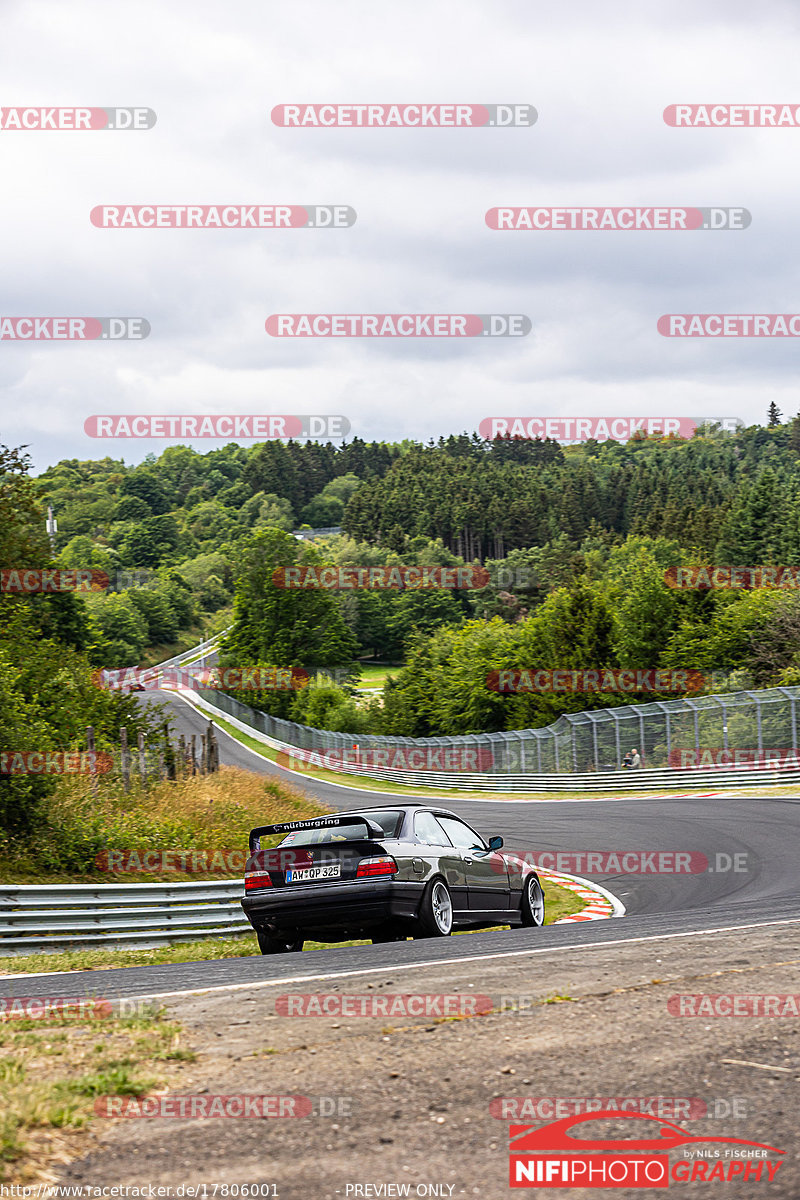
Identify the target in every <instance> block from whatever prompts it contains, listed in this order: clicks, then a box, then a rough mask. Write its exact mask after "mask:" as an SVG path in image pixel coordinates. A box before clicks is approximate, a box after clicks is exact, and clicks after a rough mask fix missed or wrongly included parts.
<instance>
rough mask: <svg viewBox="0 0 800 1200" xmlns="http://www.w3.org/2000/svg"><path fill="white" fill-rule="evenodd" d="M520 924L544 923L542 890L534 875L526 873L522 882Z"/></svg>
mask: <svg viewBox="0 0 800 1200" xmlns="http://www.w3.org/2000/svg"><path fill="white" fill-rule="evenodd" d="M521 910H522V924H523V925H527V926H533V925H537V926H538V925H544V892H543V890H542V885H541V883H540V882H539V879H538V877H537V876H536V875H528V876H527V878H526V879H525V881H524V882H523V884H522V901H521Z"/></svg>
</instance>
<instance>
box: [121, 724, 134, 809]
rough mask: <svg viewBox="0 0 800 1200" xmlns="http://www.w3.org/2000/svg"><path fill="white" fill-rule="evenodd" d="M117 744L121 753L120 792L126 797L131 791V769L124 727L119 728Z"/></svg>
mask: <svg viewBox="0 0 800 1200" xmlns="http://www.w3.org/2000/svg"><path fill="white" fill-rule="evenodd" d="M119 744H120V749H121V751H122V790H123V792H124V793H125V794H126V795H127V794H128V792H129V791H130V790H131V767H130V760H129V759H128V730H127V727H126V726H125V725H122V726H121V727H120V731H119Z"/></svg>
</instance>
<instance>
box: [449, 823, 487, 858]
mask: <svg viewBox="0 0 800 1200" xmlns="http://www.w3.org/2000/svg"><path fill="white" fill-rule="evenodd" d="M439 822H440V824H441V826H442V828H443V829H444V831H445V833H446V834H447V836H448V837H449V838H450V841H451V842H452V843H453V845H454V846H457V847H458V848H459V850H472V849H473V848H474V847H475V846H480V847H481V848H482V849H484V850H485V849H487V846H486V843H485V842H484V840H483V838H482V837H481V836H480V835H479V834H477V833H475V831H474V830H472V829H470V827H469V826H468V825H464V824H463V822H461V821H456V819H455V818H454V817H439Z"/></svg>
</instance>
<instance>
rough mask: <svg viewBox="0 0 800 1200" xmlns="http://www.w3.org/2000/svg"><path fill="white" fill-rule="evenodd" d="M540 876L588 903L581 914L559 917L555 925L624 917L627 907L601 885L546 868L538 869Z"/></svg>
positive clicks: (578, 876)
mask: <svg viewBox="0 0 800 1200" xmlns="http://www.w3.org/2000/svg"><path fill="white" fill-rule="evenodd" d="M536 869H537V871H538V873H539V875H540V876H541V877H542V878H544V879H547V880H549V881H550V883H555V884H557V886H558V887H561V888H563V889H564V891H566V892H574V894H575V895H576V896H580V898H581V899H582V900H585V901H586V907H585V908H582V909H581V911H580V912H576V913H572V914H571V915H570V916H568V917H559V918H558V920H557V921H554V922H553V924H554V925H566V923H567V921H604V920H606V919H607V918H608V917H624V916H625V912H626V909H625V905H624V904H623V903H622V901H621V900H620V899H619V898H618V897H617V896H615V895H614V893H613V892H609V891H606V889H605V888H604V887H601V886H600V884H599V883H591V882H590V881H589V880H588V879H583V878H581V876H580V875H564V874H562V873H560V872H558V871H548V870H547V869H546V868H545V867H537V868H536Z"/></svg>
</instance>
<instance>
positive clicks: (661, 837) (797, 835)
mask: <svg viewBox="0 0 800 1200" xmlns="http://www.w3.org/2000/svg"><path fill="white" fill-rule="evenodd" d="M154 699H156V700H158V701H159V702H162V703H164V704H165V705H166V707H167V710H168V712H169V715H170V717H171V719H172V721H173V723H174V727H175V731H176V732H177V733H183V734H184V735H188V736H191V734H192V733H195V734H200V733H202V732H204V730H205V728H206V726H207V723H208V718H207V716H205V715H204V714H203V713H200V712H198V711H197V710H196V709H195V708H193V706H192V705H191V704H189V703H188V702H186V701H184V700H182V699H180V698H179V697H177V696H176V695H174V694H173V693H167V692H162V693H156V694H155V695H154ZM217 734H218V741H219V752H220V762H221V763H223V764H227V765H231V766H237V767H242V768H245V769H246V770H250V771H257V772H261V773H264V774H277V775H279V776H281V777H282V778H285V779H286V780H287V781H289V782H291V783H293V784H294V785H296V786H299V787H301V788H302V789H304V790H305V791H307V792H309V793H311V794H313V795H315V796H317V797H319V799H320V800H321V801H323V802H324V803H326V804H328V805H329V806H330V807H331V808H335V809H346V808H355V807H362V806H364V805H365V804H369V803H375V804H389V803H391V799H392V798H391V796H390V794H389V793H379V792H376V793H370V792H368V791H365V790H362V789H351V788H346V787H340V786H335V785H331V784H329V783H326V782H320V781H316V780H315V779H314V778H313V776H303V777H300V776H298V775H296V774H294V773H292V772H289V771H285V770H283V769H282V768H280V767H278V766H276V765H275V764H274V763H272V762H270V761H268V760H267V759H264V758H262V757H261V756H260V755H258V754H255V753H252V752H251V751H250V750H248V749H247V748H246V747H243V746H241V745H240V744H239V743H238V742H236V741H235V740H234V739H233V738H231V737H229V736H228V735H227V734H225V733H224V732H223V731H221V730H217ZM439 802H440V803H441V804H442V806H443V807H446V808H449V809H452V810H453V811H454V812H456V813H459V814H461V815H462V816H464V817H465V818H466V819H467V820H468V821H469V822H470V823H471V824H473V825H474V826H476V827H477V828H478V829H479V830H480V831H481V832H482V833H483V834H485V835H492V834H501V835H502V836H503V838H504V839H505V846H506V848H507V849H509V850H513V851H516V852H522V853H526V852H531V853H534V852H535V853H541V852H542V851H553V852H561V853H563V852H569V851H573V852H581V851H582V852H588V851H608V852H616V853H617V854H622V853H623V852H626V851H643V852H669V853H674V852H684V853H689V854H692V855H695V856H696V855H705V857H706V858H707V860H708V869H705V870H702V871H701V872H699V873H690V874H689V873H681V874H654V873H647V874H637V875H624V874H593V873H592V872H591V871H589V870H586V869H583V870H579V869H578V867H579V866H580V860H576V861H577V865H575V864H574V863H572V862H571V865H565V866H560V864H557V863H555V862H554V864H553V865H554V867H556V869H564V870H567V871H570V870H571V871H572V873H574V874H582V875H586V876H587V877H589V878H592V879H595V880H596V881H597V882H599V883H602V884H603V885H604V886H605V887H606V888H608V889H609V890H610V891H611V892H613V893H614V894H615V895H616V896H618V897H619V898H620V899H621V900H622V902H623V903H624V905H625V907H626V909H627V915H626V916H625V917H624V918H623V919H621V920H610V921H594V922H584V923H577V924H565V925H560V926H558V925H557V926H549V927H546V928H544V929H540V930H537V931H535V937H536V943H535V946H533V947H532V945H531V931H530V930H511V931H504V932H500V933H475V934H470V935H468V936H464V937H454V938H448V939H443V940H439V939H433V940H430V941H427V940H422V941H407V942H400V943H390V944H388V945H379V946H361V947H346V948H341V949H338V948H336V947H331V948H329V949H326V950H321V951H308V952H305V953H303V954H302V955H301V956H299V957H298V956H296V955H285V956H274V957H273V956H268V957H265V958H263V959H262V958H258V957H257V958H253V957H247V958H242V959H224V960H220V961H217V962H212V963H208V962H204V963H184V964H177V965H158V966H152V967H128V968H123V969H119V970H113V971H109V970H104V971H102V972H97V973H94V972H82V973H81V985H82V990H83V988H89V989H90V990H91V989H92V988H93V987H96V988H97V989H101V990H102V994H103V995H105V996H109V997H111V996H143V995H164V996H166V995H176V994H180V993H181V992H186V991H192V990H195V989H197V988H214V987H219V988H229V987H231V986H233V987H236V986H237V985H238V986H240V987H242V986H246V985H248V984H249V985H252V984H254V983H257V982H258V981H262V980H263V981H267V980H275V979H286V980H289V979H291V980H297V979H300V978H310V977H317V978H319V977H320V976H330V974H331V973H342V974H345V973H347V974H349V973H351V972H353V971H357V972H359V973H361V972H367V973H369V972H371V971H381V970H383V971H385V970H386V968H387V967H392V968H393V969H396V970H397V969H401V968H403V967H406V968H408V967H411V966H413V965H415V964H419V965H422V964H430V965H432V964H435V963H451V962H456V961H464V962H466V961H467V960H473V961H474V960H476V959H480V958H492V957H496V956H498V955H509V956H510V958H511V959H513V957H515V956H517V955H518V956H523V955H529V954H530V953H531V952H532V951H533V952H534V953H535V952H543V951H556V952H557V951H558V950H559V949H563V950H564V951H567V950H569V949H574V948H576V947H584V946H585V947H590V946H594V945H598V944H602V943H613V944H619V943H621V942H629V941H638V940H640V939H652V938H656V937H661V936H664V935H670V936H673V937H678V938H680V939H683V938H685V937H692V936H694V937H696V936H701V935H702V934H703V933H704V932H710V931H712V930H726V929H733V928H737V927H753V928H754V927H756V926H764V925H769V924H771V923H774V922H776V923H781V924H783V923H793V922H795V921H797V922H800V894H798V886H797V877H798V867H797V846H798V845H800V797H781V796H772V795H765V796H763V797H753V796H746V797H745V796H741V797H739V796H736V795H730V794H728V795H725V796H720V797H718V798H717V797H714V796H703V795H697V796H688V797H686V798H681V799H675V798H663V797H658V796H653V797H652V798H647V799H627V798H623V799H620V800H599V799H589V800H586V801H579V802H566V803H565V802H564V801H562V800H554V801H548V800H540V799H535V800H531V799H527V800H520V801H510V802H509V801H501V800H486V801H484V800H477V801H476V800H462V799H454V798H451V797H450V796H448V795H443V796H442V797H441V799H440V801H439ZM693 861H694V860H693ZM509 965H511V962H510V963H509ZM5 986H6V989H7V991H8V992H9V993H10V994H12V995H13V994H20V995H21V994H23V993H24V994H25V995H38V996H45V995H50V994H53V995H55V994H60V993H61V991H63V986H64V977H63V975H57V974H56V975H52V976H47V975H41V976H37V977H28V978H25V979H22V978H21V979H19V980H18V981H17V982H15V981H14V980H13V979H8V980H6V981H5Z"/></svg>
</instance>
